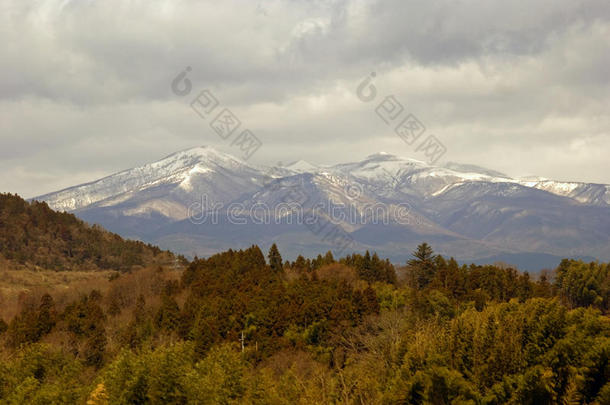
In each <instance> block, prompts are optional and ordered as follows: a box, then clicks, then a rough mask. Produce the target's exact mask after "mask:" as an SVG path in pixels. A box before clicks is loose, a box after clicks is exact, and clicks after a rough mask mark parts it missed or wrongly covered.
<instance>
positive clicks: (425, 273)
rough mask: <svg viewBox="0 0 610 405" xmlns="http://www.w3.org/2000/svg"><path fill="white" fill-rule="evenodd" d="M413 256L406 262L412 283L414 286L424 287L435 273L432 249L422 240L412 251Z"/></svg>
mask: <svg viewBox="0 0 610 405" xmlns="http://www.w3.org/2000/svg"><path fill="white" fill-rule="evenodd" d="M413 257H414V259H411V260H409V261H408V262H407V264H408V266H409V268H410V272H411V279H412V283H413V284H414V287H415V288H424V287H426V286H427V285H428V284H430V282H431V281H432V279H433V278H434V276H435V274H436V266H435V260H434V258H435V256H434V251H433V250H432V247H430V245H428V244H427V243H425V242H424V243H422V244H421V245H419V246H418V247H417V250H416V251H415V252H413Z"/></svg>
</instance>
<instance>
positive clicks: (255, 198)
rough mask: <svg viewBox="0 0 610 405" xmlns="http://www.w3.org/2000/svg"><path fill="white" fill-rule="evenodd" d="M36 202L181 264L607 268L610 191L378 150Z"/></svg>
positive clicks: (103, 183) (164, 163) (222, 158)
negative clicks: (579, 261) (388, 262)
mask: <svg viewBox="0 0 610 405" xmlns="http://www.w3.org/2000/svg"><path fill="white" fill-rule="evenodd" d="M34 199H35V200H40V201H46V202H47V204H48V205H49V206H50V207H51V208H53V209H55V210H59V211H68V212H71V213H74V214H75V215H77V216H78V217H80V218H82V219H83V220H85V221H87V222H90V223H98V224H100V225H102V226H103V227H105V228H106V229H109V230H110V231H112V232H116V233H118V234H120V235H122V236H124V237H128V238H134V239H138V240H142V241H145V242H150V243H154V244H157V245H159V246H160V247H162V248H167V249H171V250H173V251H175V252H179V253H182V254H185V255H187V256H194V255H199V256H207V255H210V254H212V253H215V252H218V251H222V250H225V249H228V248H239V247H245V246H249V245H251V244H252V243H257V244H259V245H262V246H266V245H270V244H271V243H273V242H277V243H278V246H279V247H280V249H281V250H282V253H283V254H284V255H285V256H286V257H289V258H294V257H296V255H298V254H303V255H308V254H313V253H314V252H315V253H316V254H317V253H318V252H320V251H324V250H332V251H333V252H335V253H337V254H341V253H347V252H348V251H351V250H355V251H364V250H367V249H368V250H375V251H377V252H378V253H379V254H380V255H383V256H386V257H389V258H391V259H392V260H395V261H397V262H404V260H405V259H406V258H407V257H408V256H409V255H410V252H411V251H412V250H413V249H414V248H415V246H416V245H417V244H419V243H421V242H423V241H426V242H428V243H430V244H432V245H433V246H434V247H435V249H436V251H437V252H439V253H442V254H443V255H447V256H454V257H456V258H458V259H460V260H468V261H474V262H477V263H485V262H489V261H495V260H503V261H508V262H510V263H511V264H515V265H518V266H520V267H521V268H523V269H527V270H535V269H539V268H540V267H551V266H554V265H556V264H557V263H558V261H559V258H560V257H567V256H570V257H579V258H586V259H593V258H595V259H599V260H609V259H610V186H609V185H604V184H591V183H578V182H561V181H554V180H549V179H545V178H512V177H510V176H507V175H505V174H503V173H500V172H497V171H493V170H489V169H485V168H482V167H478V166H475V165H465V164H458V163H446V164H444V165H436V166H435V165H429V164H426V163H424V162H422V161H419V160H416V159H411V158H406V157H400V156H395V155H392V154H388V153H383V152H381V153H377V154H373V155H370V156H368V157H366V158H365V159H363V160H362V161H357V162H350V163H342V164H337V165H328V166H320V165H315V164H312V163H309V162H305V161H298V162H294V163H291V164H288V165H282V166H274V167H266V166H256V165H253V164H249V163H247V162H244V161H242V160H240V159H238V158H236V157H233V156H231V155H228V154H225V153H222V152H219V151H217V150H215V149H213V148H211V147H196V148H192V149H188V150H184V151H180V152H176V153H173V154H171V155H169V156H167V157H165V158H163V159H161V160H158V161H155V162H153V163H150V164H146V165H144V166H141V167H136V168H133V169H129V170H125V171H122V172H119V173H116V174H113V175H111V176H108V177H105V178H102V179H99V180H96V181H93V182H90V183H86V184H81V185H77V186H74V187H70V188H67V189H64V190H61V191H58V192H54V193H50V194H46V195H42V196H39V197H35V198H34ZM295 204H297V205H298V207H297V205H295Z"/></svg>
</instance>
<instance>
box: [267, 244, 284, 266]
mask: <svg viewBox="0 0 610 405" xmlns="http://www.w3.org/2000/svg"><path fill="white" fill-rule="evenodd" d="M267 258H268V259H269V266H270V267H271V270H273V271H275V272H279V271H282V269H283V267H282V255H280V251H279V250H278V248H277V245H276V244H275V243H274V244H273V245H271V248H270V249H269V254H268V255H267Z"/></svg>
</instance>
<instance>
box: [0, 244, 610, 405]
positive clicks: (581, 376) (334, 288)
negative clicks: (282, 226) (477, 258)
mask: <svg viewBox="0 0 610 405" xmlns="http://www.w3.org/2000/svg"><path fill="white" fill-rule="evenodd" d="M609 268H610V267H609V266H608V265H607V264H600V263H583V262H579V261H569V260H565V261H564V262H562V264H561V266H560V267H559V268H558V269H557V270H556V271H555V272H553V273H551V274H548V275H546V274H545V275H543V276H541V277H539V278H538V279H536V280H534V279H532V278H530V277H529V275H528V274H527V273H524V274H522V273H520V272H518V271H517V270H515V269H511V268H503V267H496V266H476V265H470V266H466V265H459V264H458V263H457V262H456V261H455V260H453V259H451V258H449V259H446V258H443V257H441V256H438V255H435V254H434V252H433V251H432V249H431V247H430V246H428V245H426V244H422V245H421V246H420V247H419V248H418V250H417V251H416V252H414V254H413V259H412V260H410V261H409V262H408V263H407V264H406V266H405V267H404V269H403V270H404V271H401V272H399V274H398V277H397V276H396V275H397V274H396V270H397V269H395V268H394V266H392V265H391V264H390V263H389V262H387V261H385V260H382V259H380V258H379V257H377V255H375V254H369V253H368V252H367V253H366V254H365V255H358V254H354V255H351V256H348V257H345V258H342V259H336V258H334V257H333V255H332V254H331V253H330V252H329V253H326V254H325V255H320V256H318V257H317V258H313V259H306V258H303V257H299V258H298V259H297V260H296V261H294V262H285V261H283V260H282V257H281V253H280V252H279V250H278V249H277V247H276V246H272V248H271V249H270V251H269V253H268V254H267V257H265V255H264V254H263V252H262V251H261V250H260V249H259V248H258V247H257V246H252V247H251V248H249V249H246V250H239V251H234V250H229V251H227V252H224V253H221V254H217V255H214V256H212V257H210V258H208V259H195V260H193V262H191V263H190V265H189V266H188V268H187V269H186V270H185V271H184V272H183V273H182V275H181V276H179V277H175V276H173V275H172V274H174V273H170V272H168V271H167V269H164V268H161V267H159V268H157V269H152V270H143V271H142V272H132V273H129V274H122V275H120V276H119V277H117V278H115V279H113V280H112V281H111V282H110V287H109V288H108V290H107V291H105V292H103V293H102V292H100V291H97V290H94V291H90V292H88V293H87V294H83V295H82V296H81V297H80V298H79V299H77V300H75V301H73V302H65V303H58V302H55V300H54V298H53V297H52V296H51V295H42V296H39V297H30V299H29V300H25V301H24V305H23V307H22V309H21V311H20V313H19V315H17V316H16V317H15V318H14V319H11V320H8V319H7V320H6V321H7V322H6V323H3V324H0V330H2V333H1V334H0V340H1V344H2V347H3V351H2V362H0V402H2V403H14V404H21V403H31V404H52V403H56V404H60V403H61V404H64V403H85V402H86V403H88V404H139V403H151V404H244V403H245V404H332V403H336V404H384V403H387V404H398V403H401V404H402V403H404V404H505V403H509V404H557V403H565V404H568V403H570V404H571V403H575V404H576V403H595V404H608V403H610V383H609V380H610V364H609V361H608V359H609V354H610V319H609V318H608V316H607V313H608V309H609V293H610V283H609Z"/></svg>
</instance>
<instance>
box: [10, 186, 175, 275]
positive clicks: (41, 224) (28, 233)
mask: <svg viewBox="0 0 610 405" xmlns="http://www.w3.org/2000/svg"><path fill="white" fill-rule="evenodd" d="M0 255H1V256H2V257H3V258H4V259H5V260H8V261H9V263H11V264H12V265H27V266H36V267H41V268H44V269H49V270H95V269H115V270H128V269H130V268H131V266H134V265H147V264H153V263H162V262H168V261H172V260H173V255H172V254H171V253H169V252H162V251H161V250H160V249H159V248H157V247H154V246H150V245H146V244H144V243H142V242H136V241H129V240H124V239H123V238H121V237H120V236H118V235H116V234H113V233H110V232H107V231H105V230H103V229H101V228H99V227H97V226H93V227H91V226H89V225H87V224H85V223H84V222H83V221H81V220H79V219H78V218H76V217H75V216H74V215H72V214H68V213H59V212H55V211H53V210H51V209H50V208H49V207H48V206H47V204H46V203H40V202H32V203H28V202H27V201H25V200H23V199H21V198H20V197H18V196H16V195H11V194H0Z"/></svg>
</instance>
